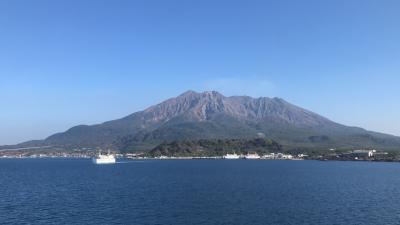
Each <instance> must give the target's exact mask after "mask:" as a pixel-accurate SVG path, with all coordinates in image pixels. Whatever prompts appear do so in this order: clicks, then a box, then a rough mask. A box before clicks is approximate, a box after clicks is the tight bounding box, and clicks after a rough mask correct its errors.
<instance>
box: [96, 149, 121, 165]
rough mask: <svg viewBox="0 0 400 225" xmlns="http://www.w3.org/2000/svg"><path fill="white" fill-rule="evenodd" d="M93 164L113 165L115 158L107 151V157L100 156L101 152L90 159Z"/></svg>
mask: <svg viewBox="0 0 400 225" xmlns="http://www.w3.org/2000/svg"><path fill="white" fill-rule="evenodd" d="M92 162H93V163H94V164H114V163H115V162H116V160H115V156H114V155H113V154H110V151H108V153H107V155H102V154H101V152H99V154H98V155H97V156H95V157H93V158H92Z"/></svg>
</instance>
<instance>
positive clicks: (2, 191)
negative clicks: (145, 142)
mask: <svg viewBox="0 0 400 225" xmlns="http://www.w3.org/2000/svg"><path fill="white" fill-rule="evenodd" d="M0 224H149V225H150V224H168V225H169V224H170V225H190V224H204V225H206V224H210V225H214V224H215V225H217V224H218V225H219V224H221V225H222V224H226V225H235V224H238V225H239V224H240V225H242V224H243V225H247V224H249V225H250V224H259V225H266V224H285V225H286V224H296V225H299V224H300V225H301V224H304V225H313V224H335V225H341V224H343V225H357V224H368V225H377V224H385V225H388V224H400V163H378V162H337V161H323V162H322V161H273V160H271V161H270V160H132V161H128V160H126V161H119V162H118V163H117V164H113V165H94V164H92V163H91V161H90V160H89V159H0Z"/></svg>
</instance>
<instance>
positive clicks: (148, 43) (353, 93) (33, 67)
mask: <svg viewBox="0 0 400 225" xmlns="http://www.w3.org/2000/svg"><path fill="white" fill-rule="evenodd" d="M399 11H400V1H396V0H393V1H390V0H382V1H378V0H374V1H368V0H359V1H356V0H343V1H342V0H336V1H320V0H315V1H309V0H303V1H296V0H292V1H289V0H279V1H278V0H276V1H267V0H263V1H254V0H250V1H248V0H246V1H235V0H212V1H211V0H210V1H209V0H201V1H194V0H182V1H175V0H166V1H164V0H158V1H155V0H143V1H122V0H117V1H111V0H109V1H102V0H92V1H88V0H86V1H85V0H79V1H78V0H68V1H61V0H56V1H54V0H49V1H42V0H36V1H20V0H3V1H0V102H1V112H0V144H15V143H18V142H21V141H26V140H30V139H43V138H45V137H47V136H48V135H50V134H53V133H55V132H60V131H64V130H66V129H68V128H69V127H71V126H74V125H78V124H95V123H99V122H103V121H107V120H111V119H116V118H119V117H122V116H126V115H128V114H130V113H133V112H135V111H138V110H142V109H144V108H146V107H148V106H150V105H152V104H155V103H158V102H160V101H162V100H164V99H167V98H169V97H173V96H176V95H178V94H180V93H181V92H184V91H186V90H189V89H191V90H196V91H205V90H217V91H220V92H221V93H223V94H225V95H250V96H254V97H259V96H270V97H274V96H278V97H282V98H284V99H286V100H287V101H290V102H292V103H294V104H297V105H299V106H302V107H304V108H307V109H310V110H312V111H315V112H317V113H319V114H321V115H323V116H326V117H328V118H330V119H332V120H334V121H337V122H340V123H344V124H346V125H354V126H361V127H364V128H366V129H369V130H375V131H381V132H386V133H391V134H395V135H400V117H399V115H400V104H399V97H400V88H399V86H400V85H399V84H400V43H399V40H400V13H398V12H399Z"/></svg>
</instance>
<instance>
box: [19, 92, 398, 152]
mask: <svg viewBox="0 0 400 225" xmlns="http://www.w3.org/2000/svg"><path fill="white" fill-rule="evenodd" d="M255 137H263V138H264V137H265V138H269V139H273V140H275V141H278V142H279V143H280V144H281V145H283V146H284V147H285V148H318V149H321V148H325V149H326V148H381V149H400V138H399V137H395V136H392V135H386V134H381V133H376V132H371V131H366V130H364V129H362V128H357V127H348V126H344V125H341V124H338V123H335V122H333V121H331V120H329V119H327V118H324V117H322V116H320V115H318V114H316V113H313V112H310V111H308V110H306V109H303V108H300V107H298V106H295V105H292V104H290V103H288V102H286V101H285V100H283V99H280V98H268V97H262V98H251V97H247V96H232V97H225V96H223V95H222V94H220V93H218V92H215V91H209V92H203V93H197V92H194V91H187V92H185V93H183V94H181V95H179V96H178V97H176V98H171V99H168V100H166V101H164V102H162V103H160V104H158V105H155V106H151V107H149V108H147V109H145V110H143V111H140V112H136V113H133V114H131V115H129V116H126V117H124V118H121V119H117V120H113V121H108V122H105V123H102V124H98V125H92V126H87V125H79V126H76V127H72V128H71V129H69V130H67V131H66V132H62V133H57V134H54V135H52V136H50V137H48V138H46V139H45V140H42V141H31V142H26V143H23V144H20V145H19V146H34V145H52V146H63V147H67V148H74V147H108V148H114V149H120V150H143V149H150V148H152V147H154V146H155V145H157V144H159V143H161V142H163V141H171V140H182V139H215V138H220V139H227V138H242V139H250V138H255Z"/></svg>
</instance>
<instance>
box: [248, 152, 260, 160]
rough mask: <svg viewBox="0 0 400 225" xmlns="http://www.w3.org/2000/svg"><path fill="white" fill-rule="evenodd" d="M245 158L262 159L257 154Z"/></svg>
mask: <svg viewBox="0 0 400 225" xmlns="http://www.w3.org/2000/svg"><path fill="white" fill-rule="evenodd" d="M244 158H245V159H260V158H261V157H260V156H259V155H258V154H257V153H254V154H247V155H245V156H244Z"/></svg>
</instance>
